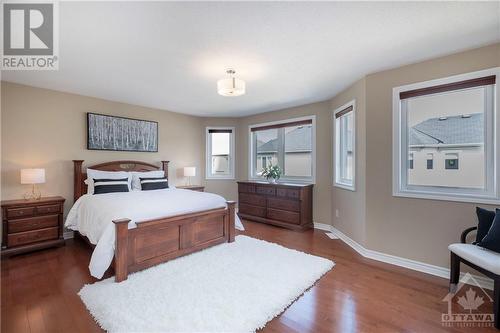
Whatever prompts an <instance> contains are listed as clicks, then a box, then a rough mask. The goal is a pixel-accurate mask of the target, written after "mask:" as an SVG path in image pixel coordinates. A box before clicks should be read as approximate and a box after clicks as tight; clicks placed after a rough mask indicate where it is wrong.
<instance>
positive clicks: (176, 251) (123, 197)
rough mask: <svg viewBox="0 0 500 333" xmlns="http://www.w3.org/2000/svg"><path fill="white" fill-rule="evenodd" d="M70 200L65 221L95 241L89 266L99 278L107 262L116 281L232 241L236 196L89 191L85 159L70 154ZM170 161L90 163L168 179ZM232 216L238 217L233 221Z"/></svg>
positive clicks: (167, 191)
mask: <svg viewBox="0 0 500 333" xmlns="http://www.w3.org/2000/svg"><path fill="white" fill-rule="evenodd" d="M73 163H74V201H75V203H74V205H73V207H72V208H71V210H70V212H69V214H68V216H67V219H66V223H65V225H66V227H67V228H69V229H71V230H74V231H76V232H78V233H79V234H80V235H81V236H82V237H83V238H85V239H87V240H88V242H89V243H90V244H92V245H93V247H94V250H93V253H92V258H91V261H90V265H89V269H90V272H91V275H92V276H94V277H96V278H101V277H102V276H103V274H104V272H105V271H106V270H107V269H108V268H109V266H110V265H112V266H113V267H114V271H115V281H116V282H121V281H123V280H126V279H127V276H128V274H129V273H131V272H136V271H139V270H142V269H145V268H148V267H151V266H154V265H157V264H160V263H162V262H165V261H168V260H171V259H174V258H177V257H179V256H183V255H186V254H189V253H192V252H195V251H200V250H203V249H205V248H208V247H211V246H214V245H217V244H221V243H225V242H233V241H234V237H235V223H236V224H237V225H238V226H239V228H242V227H243V226H242V225H241V222H240V221H239V219H238V217H237V216H236V215H235V202H233V201H226V200H225V199H224V198H222V197H220V196H218V195H216V194H212V193H203V192H196V191H190V190H183V189H176V188H175V187H174V186H170V188H168V189H161V190H154V191H130V192H123V193H107V194H98V195H92V194H87V185H86V183H85V180H86V179H87V174H86V172H84V171H83V169H82V165H83V160H74V161H73ZM168 163H169V162H168V161H162V162H161V167H158V166H156V165H153V164H149V163H144V162H140V161H113V162H107V163H102V164H97V165H93V166H89V167H88V168H89V169H93V170H102V171H126V172H147V171H157V170H163V173H164V175H165V177H167V179H168ZM236 219H238V220H237V221H236Z"/></svg>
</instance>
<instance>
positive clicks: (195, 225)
mask: <svg viewBox="0 0 500 333" xmlns="http://www.w3.org/2000/svg"><path fill="white" fill-rule="evenodd" d="M234 209H235V202H234V201H228V202H227V208H220V209H212V210H207V211H202V212H197V213H191V214H185V215H178V216H172V217H168V218H163V219H158V220H151V221H147V222H141V223H138V224H137V228H134V229H128V224H129V222H130V220H129V219H120V220H115V221H113V222H114V223H115V228H116V244H115V274H116V275H115V281H116V282H121V281H123V280H126V279H127V276H128V273H132V272H136V271H139V270H142V269H145V268H148V267H151V266H154V265H157V264H160V263H162V262H165V261H168V260H170V259H174V258H177V257H180V256H183V255H186V254H189V253H192V252H195V251H199V250H202V249H205V248H208V247H211V246H214V245H217V244H221V243H225V242H233V241H234V237H235V228H234V219H235V215H234V214H235V212H234Z"/></svg>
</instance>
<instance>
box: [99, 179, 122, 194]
mask: <svg viewBox="0 0 500 333" xmlns="http://www.w3.org/2000/svg"><path fill="white" fill-rule="evenodd" d="M114 192H128V178H121V179H95V178H94V194H104V193H114Z"/></svg>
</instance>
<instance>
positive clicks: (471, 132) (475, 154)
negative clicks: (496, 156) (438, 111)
mask: <svg viewBox="0 0 500 333" xmlns="http://www.w3.org/2000/svg"><path fill="white" fill-rule="evenodd" d="M483 121H484V117H483V114H482V113H475V114H470V115H462V116H452V117H440V118H431V119H427V120H425V121H423V122H421V123H419V124H417V125H415V126H413V127H412V128H410V131H409V145H410V153H409V154H410V156H409V163H408V164H409V166H408V167H409V175H408V183H409V184H413V185H431V186H452V187H453V186H459V187H470V188H482V187H484V133H483V128H484V124H483Z"/></svg>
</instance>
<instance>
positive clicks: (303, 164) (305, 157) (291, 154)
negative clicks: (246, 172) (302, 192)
mask: <svg viewBox="0 0 500 333" xmlns="http://www.w3.org/2000/svg"><path fill="white" fill-rule="evenodd" d="M278 140H279V139H273V140H270V141H267V142H261V141H258V142H257V171H260V170H262V169H263V168H264V167H266V166H269V165H276V164H278V153H279V152H278ZM311 140H312V126H310V125H309V126H300V127H297V128H295V129H293V130H291V131H289V132H286V134H285V152H284V155H285V156H284V161H285V163H284V165H283V166H282V167H283V169H284V174H285V175H287V176H310V175H311V172H312V171H311V170H312V141H311Z"/></svg>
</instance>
